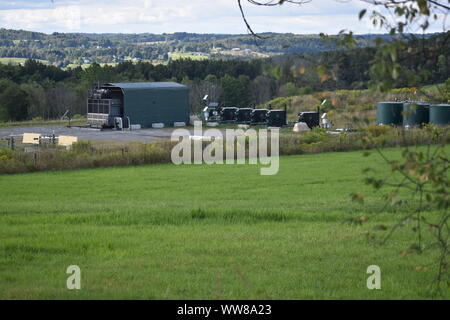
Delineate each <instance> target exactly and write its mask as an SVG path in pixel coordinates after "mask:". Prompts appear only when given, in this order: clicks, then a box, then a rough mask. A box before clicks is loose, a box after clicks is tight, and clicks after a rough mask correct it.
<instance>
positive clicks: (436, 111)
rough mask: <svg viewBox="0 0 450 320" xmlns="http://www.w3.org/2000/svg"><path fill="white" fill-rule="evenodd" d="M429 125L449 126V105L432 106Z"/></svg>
mask: <svg viewBox="0 0 450 320" xmlns="http://www.w3.org/2000/svg"><path fill="white" fill-rule="evenodd" d="M430 123H433V124H436V125H441V126H446V125H450V104H434V105H432V106H431V107H430Z"/></svg>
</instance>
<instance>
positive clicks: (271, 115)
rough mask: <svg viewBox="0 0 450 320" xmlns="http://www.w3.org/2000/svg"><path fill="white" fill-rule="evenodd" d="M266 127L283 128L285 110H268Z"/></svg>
mask: <svg viewBox="0 0 450 320" xmlns="http://www.w3.org/2000/svg"><path fill="white" fill-rule="evenodd" d="M267 125H268V126H269V127H283V126H285V125H286V111H285V110H269V111H268V112H267Z"/></svg>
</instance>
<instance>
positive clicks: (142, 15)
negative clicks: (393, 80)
mask: <svg viewBox="0 0 450 320" xmlns="http://www.w3.org/2000/svg"><path fill="white" fill-rule="evenodd" d="M243 5H244V10H245V12H246V15H247V18H248V21H249V23H250V24H251V26H252V28H253V29H254V31H255V32H291V33H296V34H317V33H320V32H323V33H327V34H337V33H338V32H339V31H341V30H343V29H346V30H352V31H353V32H354V33H356V34H364V33H379V32H384V31H385V30H379V29H374V28H373V27H372V26H371V25H370V23H369V22H368V21H359V19H358V13H359V11H360V10H361V9H362V8H367V6H368V5H367V3H364V2H362V1H359V0H313V1H311V2H310V3H308V4H304V5H301V6H299V5H293V4H284V5H282V6H277V7H259V6H254V5H251V4H249V3H247V2H246V1H245V0H243ZM0 28H6V29H23V30H30V31H39V32H45V33H52V32H83V33H145V32H149V33H158V34H160V33H173V32H193V33H226V34H229V33H232V34H245V33H247V29H246V27H245V24H244V22H243V20H242V18H241V14H240V12H239V7H238V5H237V1H236V0H53V1H52V0H16V1H9V0H0ZM439 31H442V23H437V24H436V25H434V26H433V27H432V28H430V29H429V30H428V32H439Z"/></svg>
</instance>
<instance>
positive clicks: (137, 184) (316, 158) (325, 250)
mask: <svg viewBox="0 0 450 320" xmlns="http://www.w3.org/2000/svg"><path fill="white" fill-rule="evenodd" d="M388 154H389V155H390V156H392V157H396V156H398V155H399V151H398V150H394V149H392V150H389V152H388ZM368 165H371V166H374V167H378V168H381V167H382V166H383V165H384V164H383V162H382V161H381V160H380V159H379V158H378V157H376V156H375V155H372V156H371V157H369V158H365V157H363V156H362V155H361V152H345V153H323V154H318V155H303V156H291V157H283V158H281V163H280V172H279V174H278V175H276V176H260V175H259V168H258V167H257V166H243V165H241V166H206V165H201V166H178V167H177V166H174V165H153V166H141V167H127V168H113V169H110V168H109V169H95V170H79V171H63V172H45V173H35V174H24V175H11V176H0V190H1V193H0V201H1V206H0V238H1V240H0V298H2V299H5V298H8V299H30V298H35V299H36V298H39V299H56V298H64V299H85V298H86V299H94V298H95V299H105V298H113V299H116V298H125V299H131V298H137V299H141V298H143V299H323V298H332V299H335V298H337V299H344V298H345V299H358V298H361V299H383V298H388V299H392V298H410V299H416V298H429V293H428V284H429V282H430V281H431V280H432V278H433V276H434V275H433V273H434V271H435V266H434V265H433V264H431V263H430V261H432V258H433V255H434V253H433V252H428V251H426V252H425V253H424V254H421V255H415V254H412V255H406V256H403V257H401V255H400V252H401V251H403V250H404V249H407V248H408V247H409V246H410V245H411V244H412V243H413V242H414V235H413V233H412V232H411V230H410V229H411V228H409V227H407V228H403V229H401V230H400V231H399V232H398V233H396V234H395V235H394V237H393V238H392V241H390V242H388V244H387V245H385V246H382V247H374V246H373V245H371V244H370V243H369V242H368V241H367V240H366V237H365V234H366V232H367V231H371V230H372V229H373V228H374V227H376V226H378V225H380V224H386V225H392V224H394V223H395V221H396V220H397V219H398V217H399V215H400V213H396V212H393V211H385V212H380V210H381V209H382V207H383V203H382V201H381V200H380V198H379V195H376V194H374V193H373V192H372V191H371V189H370V188H369V187H368V186H366V185H364V184H363V182H362V179H363V175H362V173H361V170H362V169H364V168H365V167H367V166H368ZM353 192H363V193H366V194H368V197H367V201H366V202H365V204H364V205H363V206H362V205H359V204H357V203H354V202H352V201H351V199H350V196H349V195H350V194H351V193H353ZM405 210H407V208H405ZM360 217H366V218H368V221H367V222H366V223H364V224H363V225H357V224H356V225H355V224H346V223H343V221H344V220H345V219H348V218H360ZM429 240H430V239H425V241H429ZM73 264H75V265H78V266H80V268H81V272H82V280H81V282H82V289H81V290H75V291H69V290H67V289H66V279H67V277H68V275H67V274H66V273H65V272H66V268H67V267H68V266H69V265H73ZM373 264H375V265H379V266H380V267H381V270H382V290H368V289H367V288H366V279H367V277H368V275H367V274H366V269H367V267H368V266H369V265H373ZM418 266H420V267H424V266H426V268H421V270H417V269H418V268H416V267H418ZM424 270H425V271H424Z"/></svg>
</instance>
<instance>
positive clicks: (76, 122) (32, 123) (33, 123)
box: [0, 119, 87, 128]
mask: <svg viewBox="0 0 450 320" xmlns="http://www.w3.org/2000/svg"><path fill="white" fill-rule="evenodd" d="M86 123H87V120H86V119H72V120H71V121H70V125H71V126H81V125H86ZM68 125H69V120H30V121H14V122H13V121H10V122H0V128H14V127H34V126H68Z"/></svg>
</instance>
